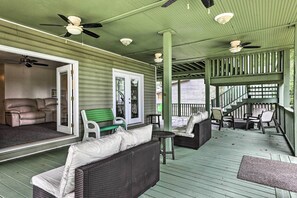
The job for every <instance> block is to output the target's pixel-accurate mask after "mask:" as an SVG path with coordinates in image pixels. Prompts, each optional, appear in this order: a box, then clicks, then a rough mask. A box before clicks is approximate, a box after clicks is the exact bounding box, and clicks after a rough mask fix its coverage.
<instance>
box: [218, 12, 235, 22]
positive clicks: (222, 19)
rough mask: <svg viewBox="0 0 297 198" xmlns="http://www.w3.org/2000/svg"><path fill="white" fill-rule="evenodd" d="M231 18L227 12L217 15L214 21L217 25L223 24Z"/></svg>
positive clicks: (230, 14) (231, 14) (231, 15)
mask: <svg viewBox="0 0 297 198" xmlns="http://www.w3.org/2000/svg"><path fill="white" fill-rule="evenodd" d="M233 16H234V14H233V13H231V12H227V13H222V14H219V15H217V16H216V17H215V18H214V19H215V21H216V22H218V23H219V24H225V23H228V22H229V21H230V19H232V17H233Z"/></svg>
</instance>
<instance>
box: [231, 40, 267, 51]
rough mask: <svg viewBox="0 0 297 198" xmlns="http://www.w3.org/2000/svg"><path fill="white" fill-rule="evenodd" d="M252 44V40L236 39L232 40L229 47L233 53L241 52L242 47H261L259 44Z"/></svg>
mask: <svg viewBox="0 0 297 198" xmlns="http://www.w3.org/2000/svg"><path fill="white" fill-rule="evenodd" d="M250 44H252V43H251V42H244V43H241V41H240V40H234V41H231V42H230V45H231V47H230V48H229V51H230V52H232V53H237V52H240V51H241V50H242V48H249V49H253V48H260V47H261V46H259V45H250Z"/></svg>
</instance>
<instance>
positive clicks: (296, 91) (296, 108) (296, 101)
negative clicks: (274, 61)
mask: <svg viewBox="0 0 297 198" xmlns="http://www.w3.org/2000/svg"><path fill="white" fill-rule="evenodd" d="M294 39H295V41H294V44H295V46H294V65H295V67H294V68H295V70H294V74H295V75H294V142H293V143H292V144H293V145H294V155H295V156H297V152H296V150H297V68H296V67H297V25H295V37H294Z"/></svg>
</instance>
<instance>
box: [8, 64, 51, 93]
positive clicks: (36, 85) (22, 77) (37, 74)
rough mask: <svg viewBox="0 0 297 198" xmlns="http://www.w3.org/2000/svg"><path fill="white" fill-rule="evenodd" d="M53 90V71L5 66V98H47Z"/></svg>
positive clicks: (12, 65)
mask: <svg viewBox="0 0 297 198" xmlns="http://www.w3.org/2000/svg"><path fill="white" fill-rule="evenodd" d="M55 88H56V70H55V69H49V68H42V67H37V66H33V67H31V68H28V67H26V66H24V65H20V64H5V98H48V97H51V90H52V89H55Z"/></svg>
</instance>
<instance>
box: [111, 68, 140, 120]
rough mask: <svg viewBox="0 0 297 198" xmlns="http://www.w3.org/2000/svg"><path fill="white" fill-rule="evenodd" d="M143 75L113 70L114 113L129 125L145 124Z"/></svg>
mask: <svg viewBox="0 0 297 198" xmlns="http://www.w3.org/2000/svg"><path fill="white" fill-rule="evenodd" d="M143 86H144V84H143V74H138V73H132V72H127V71H124V70H117V69H113V111H114V113H115V116H117V117H123V118H125V119H126V122H127V124H136V123H143V117H144V115H143V112H144V110H143V104H144V97H143V96H144V89H143Z"/></svg>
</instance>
